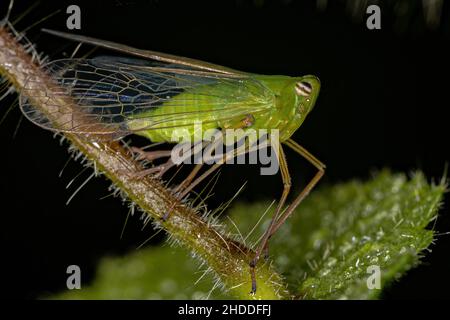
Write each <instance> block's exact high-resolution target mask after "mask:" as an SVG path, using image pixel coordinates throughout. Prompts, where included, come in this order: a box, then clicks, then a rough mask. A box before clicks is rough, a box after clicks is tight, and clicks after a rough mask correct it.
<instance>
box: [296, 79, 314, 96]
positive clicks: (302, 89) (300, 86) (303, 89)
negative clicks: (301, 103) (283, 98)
mask: <svg viewBox="0 0 450 320" xmlns="http://www.w3.org/2000/svg"><path fill="white" fill-rule="evenodd" d="M295 92H296V93H297V95H299V96H303V97H309V95H310V94H311V92H312V86H311V85H310V84H309V82H306V81H301V82H297V83H296V84H295Z"/></svg>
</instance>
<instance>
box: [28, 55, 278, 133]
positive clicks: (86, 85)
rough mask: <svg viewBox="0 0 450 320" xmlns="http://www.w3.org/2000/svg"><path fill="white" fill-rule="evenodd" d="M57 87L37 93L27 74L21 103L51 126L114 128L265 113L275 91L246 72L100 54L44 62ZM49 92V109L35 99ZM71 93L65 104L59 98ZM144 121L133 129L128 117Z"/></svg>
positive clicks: (35, 120)
mask: <svg viewBox="0 0 450 320" xmlns="http://www.w3.org/2000/svg"><path fill="white" fill-rule="evenodd" d="M45 68H46V70H47V71H48V73H49V74H50V75H51V78H52V79H53V80H54V83H55V85H57V88H58V90H57V91H56V92H55V91H54V90H52V92H47V93H42V92H36V90H35V89H34V88H36V84H35V83H33V81H36V80H33V79H29V80H28V81H27V83H26V85H25V88H24V90H23V92H22V94H21V98H20V106H21V109H22V112H23V113H24V115H25V116H26V117H27V118H28V119H29V120H31V121H32V122H33V123H35V124H37V125H39V126H41V127H44V128H46V129H49V130H54V131H64V132H75V133H85V134H89V133H96V134H102V133H108V134H111V133H119V134H127V133H131V132H133V131H136V130H152V129H162V128H167V127H173V126H180V125H184V126H188V125H192V124H193V123H194V122H196V121H203V122H205V121H206V122H208V121H221V120H226V119H235V118H236V117H241V116H244V115H247V114H252V115H254V116H257V115H258V114H260V113H264V112H268V111H269V110H270V108H271V106H272V104H271V102H272V101H273V93H272V92H271V90H270V89H268V88H267V87H265V86H264V85H263V84H262V83H261V82H259V81H258V80H256V79H254V78H252V76H251V75H243V74H236V75H233V74H226V75H224V74H223V73H216V72H211V71H203V70H198V69H194V68H192V69H190V68H188V67H186V66H181V65H177V64H167V63H161V62H154V61H146V60H140V59H129V58H117V57H98V58H94V59H63V60H56V61H53V62H51V63H49V64H48V65H46V66H45ZM43 94H44V95H45V96H46V99H47V102H46V103H47V104H48V105H49V106H50V107H51V108H49V110H51V112H50V113H47V114H44V113H42V112H41V111H40V110H38V109H37V108H35V107H34V106H33V97H35V96H40V97H42V95H43ZM64 96H69V97H71V99H72V101H73V102H74V103H75V105H74V106H73V107H70V108H68V107H67V106H66V105H64V102H63V100H62V99H61V98H62V97H64ZM135 119H140V120H145V121H142V123H145V126H141V127H139V128H138V129H136V128H134V129H130V127H129V123H130V121H132V120H135Z"/></svg>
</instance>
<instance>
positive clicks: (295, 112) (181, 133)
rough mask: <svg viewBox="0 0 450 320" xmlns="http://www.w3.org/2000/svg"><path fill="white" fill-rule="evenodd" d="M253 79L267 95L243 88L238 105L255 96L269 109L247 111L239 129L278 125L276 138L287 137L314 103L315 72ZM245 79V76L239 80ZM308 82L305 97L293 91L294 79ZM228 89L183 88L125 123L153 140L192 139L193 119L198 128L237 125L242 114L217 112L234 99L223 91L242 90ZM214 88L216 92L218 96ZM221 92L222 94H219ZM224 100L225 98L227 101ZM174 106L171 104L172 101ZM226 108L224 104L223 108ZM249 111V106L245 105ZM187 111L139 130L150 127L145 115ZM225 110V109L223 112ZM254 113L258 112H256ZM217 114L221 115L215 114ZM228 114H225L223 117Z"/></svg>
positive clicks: (317, 84) (317, 86)
mask: <svg viewBox="0 0 450 320" xmlns="http://www.w3.org/2000/svg"><path fill="white" fill-rule="evenodd" d="M251 77H252V79H253V81H254V80H256V81H258V82H260V83H261V84H262V85H263V86H264V87H266V88H267V90H266V91H267V92H270V95H269V96H268V97H263V98H261V97H256V98H255V97H254V96H252V95H249V94H248V92H246V93H245V94H244V95H245V96H248V98H247V101H245V100H244V101H241V102H240V106H239V107H245V106H246V105H248V106H251V105H255V99H257V98H259V100H260V101H259V103H260V104H264V108H262V109H263V110H267V109H270V111H268V112H260V111H259V112H258V111H257V112H255V114H254V115H253V114H251V115H250V116H251V118H252V119H251V121H250V123H247V124H246V125H245V126H244V127H243V128H242V129H243V130H244V131H246V130H248V129H253V130H258V129H265V130H270V129H278V130H280V141H285V140H286V139H288V138H289V137H290V136H291V135H292V134H293V133H294V132H295V131H296V130H297V129H298V128H299V127H300V125H301V124H302V123H303V121H304V120H305V117H306V115H307V114H308V113H309V112H310V111H311V110H312V108H313V107H314V104H315V101H316V99H317V95H318V93H319V90H320V82H319V80H318V79H317V78H316V77H315V76H304V77H296V78H293V77H286V76H260V75H252V76H251ZM242 81H243V82H245V81H246V80H242ZM302 82H303V83H308V84H309V86H310V87H311V88H312V92H311V94H310V95H309V96H308V97H305V96H302V95H299V94H298V91H296V85H297V84H298V83H302ZM248 87H249V86H246V85H245V83H242V86H241V88H240V89H241V90H242V89H245V88H248ZM233 89H234V91H231V90H230V88H229V86H228V87H227V85H223V84H218V85H212V86H211V85H205V86H204V87H201V88H197V89H195V90H193V91H190V92H183V93H180V94H178V95H176V96H174V97H172V98H171V99H170V100H169V101H167V102H165V103H163V104H162V106H161V107H160V108H158V109H156V110H151V111H149V112H144V113H140V114H139V116H137V117H136V119H132V120H130V121H128V127H129V128H130V130H132V131H135V132H136V133H138V134H139V135H142V136H144V137H146V138H148V139H150V140H151V141H153V142H170V141H179V140H180V139H181V138H185V137H186V135H187V136H188V137H189V139H191V141H193V142H195V141H196V132H195V127H194V125H193V122H194V123H201V124H202V130H203V131H206V130H208V129H219V130H220V129H225V128H226V129H228V128H239V127H240V126H241V124H242V121H243V120H244V118H245V117H246V115H241V116H240V117H239V116H237V117H235V118H233V114H232V112H231V114H230V119H223V118H224V116H223V113H222V114H221V113H220V109H221V108H222V107H223V106H224V105H225V106H226V105H227V102H228V101H229V103H230V104H232V103H234V102H233V99H228V98H227V97H226V95H224V92H225V93H226V92H228V94H229V96H230V97H232V96H233V95H236V94H238V95H239V94H242V93H240V92H236V90H235V88H233ZM204 92H209V93H210V94H209V95H205V94H204ZM214 92H220V93H221V94H220V95H219V96H217V95H215V94H214ZM223 96H225V98H222V97H223ZM227 100H228V101H227ZM174 104H175V105H176V106H173V105H174ZM205 105H206V106H211V107H210V111H211V112H203V110H204V109H205V108H204V106H205ZM224 109H227V108H224ZM247 109H248V110H249V112H251V108H250V107H247ZM179 113H187V114H189V117H186V118H178V119H177V118H175V119H174V120H167V121H165V122H164V124H165V127H164V128H161V129H150V130H145V129H144V130H141V129H140V128H147V127H152V121H153V120H149V119H158V118H161V117H164V116H165V115H172V114H179ZM227 113H229V112H227ZM258 113H261V115H259V114H258ZM219 114H220V115H221V117H219V116H217V115H219ZM225 118H228V117H225Z"/></svg>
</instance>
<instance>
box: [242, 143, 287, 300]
mask: <svg viewBox="0 0 450 320" xmlns="http://www.w3.org/2000/svg"><path fill="white" fill-rule="evenodd" d="M276 149H278V151H277V150H276ZM273 150H274V151H275V152H276V154H277V158H278V161H279V163H280V170H281V178H282V179H283V193H282V194H281V199H280V202H279V203H278V206H277V209H276V211H275V214H274V215H273V217H272V220H271V221H270V224H269V226H268V227H267V229H266V231H265V232H264V235H263V238H262V239H261V242H260V244H259V245H258V248H257V249H256V252H255V256H254V258H253V259H252V260H251V261H250V273H251V277H252V291H251V293H255V292H256V274H255V267H256V265H257V264H258V261H259V258H260V257H261V254H262V252H263V251H267V245H268V242H269V239H270V236H271V230H272V228H273V226H274V225H275V224H276V222H277V220H278V217H279V216H280V213H281V210H282V209H283V206H284V204H285V202H286V198H287V196H288V195H289V191H290V190H291V176H290V174H289V169H288V164H287V161H286V156H285V154H284V151H283V148H282V146H281V145H279V148H276V147H274V148H273ZM266 254H267V252H266Z"/></svg>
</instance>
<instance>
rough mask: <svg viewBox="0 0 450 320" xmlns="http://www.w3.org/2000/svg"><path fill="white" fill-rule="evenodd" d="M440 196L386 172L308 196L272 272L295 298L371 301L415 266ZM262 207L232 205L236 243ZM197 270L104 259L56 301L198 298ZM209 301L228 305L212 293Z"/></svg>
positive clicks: (162, 259) (171, 261)
mask: <svg viewBox="0 0 450 320" xmlns="http://www.w3.org/2000/svg"><path fill="white" fill-rule="evenodd" d="M444 192H445V186H444V185H443V184H442V183H441V184H439V185H432V184H429V183H427V181H426V179H425V177H424V176H423V175H422V174H421V173H417V174H415V175H414V176H413V177H412V179H411V180H408V179H407V177H406V176H405V175H403V174H396V175H392V174H391V173H389V172H388V171H383V172H381V173H379V174H377V175H376V176H375V177H374V179H373V180H371V181H369V182H366V183H362V182H359V181H352V182H348V183H344V184H339V185H335V186H331V187H322V188H320V189H318V190H315V191H313V192H312V194H311V195H310V196H308V197H307V198H306V200H305V201H304V202H303V203H302V204H301V205H300V207H299V208H298V209H297V212H295V213H294V215H293V216H292V218H290V219H289V220H288V222H287V223H286V224H285V226H283V227H282V228H281V229H280V231H279V232H278V233H277V234H276V235H275V236H274V237H273V238H272V240H271V243H270V254H271V257H273V259H274V261H273V262H274V265H275V267H276V269H277V270H278V271H280V272H281V273H282V274H283V275H284V276H285V277H286V281H287V283H288V285H289V289H290V292H291V293H292V294H293V295H294V296H295V297H296V298H304V299H374V298H377V297H379V295H380V293H381V292H382V289H383V288H385V287H386V286H387V285H388V284H389V283H391V282H392V281H393V280H395V279H398V278H399V277H400V276H401V275H402V274H404V273H405V272H406V271H407V270H409V269H410V268H412V267H414V266H415V265H416V264H417V263H418V262H419V258H420V257H421V252H422V251H423V250H424V249H426V248H427V247H428V246H429V245H430V244H431V242H432V241H433V231H432V230H428V229H426V227H427V226H429V225H430V222H431V221H432V220H433V219H435V218H436V215H437V211H438V208H439V205H440V202H441V200H442V196H443V193H444ZM269 206H270V204H269V203H268V202H260V203H254V204H245V203H238V204H236V205H235V206H234V207H233V208H232V209H231V210H230V215H229V217H230V218H231V219H232V220H233V223H231V222H230V221H231V220H228V222H229V223H228V225H229V228H230V230H234V231H235V232H234V233H235V234H236V239H237V240H240V241H243V240H244V238H246V237H247V235H249V233H250V230H251V229H253V227H255V224H256V222H257V221H258V220H259V219H260V218H261V215H262V214H263V213H264V212H265V211H266V209H267V208H268V207H269ZM273 207H275V206H274V205H273V206H272V209H271V210H269V211H268V213H267V214H266V216H265V217H264V219H263V220H265V221H266V222H265V223H263V224H261V223H260V224H258V225H257V226H256V230H255V231H254V232H252V233H251V234H250V235H249V236H248V239H245V243H246V244H247V245H249V246H251V243H257V240H258V238H259V237H260V236H261V234H262V232H263V231H264V228H265V227H266V226H267V223H268V218H269V217H270V215H271V214H272V213H273V209H274V208H273ZM236 228H238V229H239V230H240V231H239V232H238V231H237V229H236ZM198 265H199V264H198V262H195V261H194V260H193V259H191V258H189V257H188V253H187V251H185V249H181V248H177V247H162V248H149V249H144V250H141V251H138V252H136V253H132V254H130V255H129V256H125V257H122V258H107V259H104V260H103V261H102V263H101V264H100V267H99V270H98V277H97V278H96V279H95V281H94V282H93V284H92V285H91V286H90V287H88V288H83V289H82V290H78V291H71V292H66V293H63V294H60V295H58V296H56V298H63V299H67V298H70V299H71V298H77V299H184V298H186V299H197V298H205V297H208V293H209V291H210V290H211V288H213V286H214V284H213V283H214V281H213V279H212V276H211V275H206V276H205V277H204V278H202V280H201V281H200V282H199V283H197V284H195V282H196V280H197V279H198V278H199V277H200V276H201V274H202V272H201V271H200V269H199V267H198ZM370 266H376V267H378V268H379V270H380V285H381V289H376V288H375V289H369V288H368V285H367V281H368V278H369V277H371V276H372V275H373V271H370V272H368V267H370ZM205 268H206V267H205V266H204V267H203V269H202V270H204V269H205ZM371 279H373V278H371ZM371 283H372V284H376V282H371ZM209 298H211V299H220V298H231V297H230V296H227V295H225V294H223V293H220V291H219V290H214V291H213V292H212V294H211V295H210V296H209Z"/></svg>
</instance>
